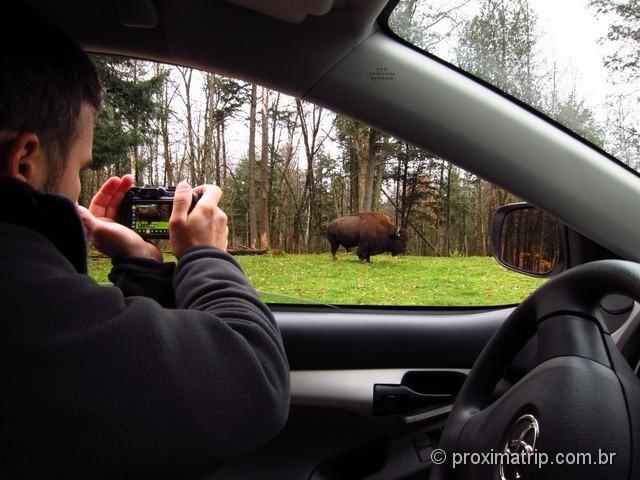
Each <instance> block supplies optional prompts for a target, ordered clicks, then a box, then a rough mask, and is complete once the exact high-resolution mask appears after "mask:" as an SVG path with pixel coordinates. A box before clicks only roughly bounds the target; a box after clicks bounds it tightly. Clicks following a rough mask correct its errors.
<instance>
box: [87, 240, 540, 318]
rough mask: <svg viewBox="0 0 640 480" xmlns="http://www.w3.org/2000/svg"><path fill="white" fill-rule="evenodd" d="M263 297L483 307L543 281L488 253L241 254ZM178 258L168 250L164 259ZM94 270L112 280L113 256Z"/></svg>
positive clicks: (512, 299) (95, 262)
mask: <svg viewBox="0 0 640 480" xmlns="http://www.w3.org/2000/svg"><path fill="white" fill-rule="evenodd" d="M236 259H237V260H238V262H239V263H240V264H241V265H242V267H243V269H244V271H245V273H246V274H247V276H248V277H249V279H250V280H251V283H252V284H253V285H254V286H255V287H256V289H257V290H258V291H259V292H260V294H261V296H262V299H263V300H264V301H265V302H277V303H334V304H352V305H418V306H484V305H505V304H512V303H519V302H521V301H522V300H523V299H524V298H525V297H526V296H527V295H528V294H529V293H531V292H532V291H533V290H534V289H535V288H537V287H538V286H540V285H542V283H543V282H544V280H542V279H537V278H533V277H528V276H525V275H520V274H517V273H514V272H511V271H508V270H506V269H505V268H503V267H501V266H500V265H498V264H497V263H496V261H495V260H494V259H493V258H490V257H451V258H440V257H414V256H401V257H396V258H393V257H391V256H389V255H378V256H375V257H372V263H370V264H361V263H359V262H358V258H357V257H356V256H355V255H353V254H342V255H338V260H337V261H332V260H331V256H330V254H329V253H325V254H310V255H294V254H281V255H269V254H267V255H260V256H238V257H236ZM173 260H175V259H174V258H173V257H172V256H171V255H169V254H165V261H173ZM89 264H90V265H89V270H90V275H91V276H92V277H93V278H95V279H96V280H97V281H98V282H108V279H107V274H108V273H109V270H110V268H111V262H110V260H109V259H107V258H105V257H102V256H100V255H99V254H97V253H96V252H94V251H92V252H91V253H90V256H89Z"/></svg>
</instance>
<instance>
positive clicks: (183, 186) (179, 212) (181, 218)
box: [169, 182, 193, 223]
mask: <svg viewBox="0 0 640 480" xmlns="http://www.w3.org/2000/svg"><path fill="white" fill-rule="evenodd" d="M191 192H192V190H191V187H190V186H189V184H188V183H187V182H180V183H179V184H178V186H177V187H176V193H175V196H174V197H173V210H172V212H171V218H170V219H169V222H170V223H176V222H186V221H187V216H188V215H189V207H191V200H192V198H193V195H192V193H191Z"/></svg>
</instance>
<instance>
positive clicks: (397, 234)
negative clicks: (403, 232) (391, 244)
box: [396, 227, 400, 237]
mask: <svg viewBox="0 0 640 480" xmlns="http://www.w3.org/2000/svg"><path fill="white" fill-rule="evenodd" d="M399 236H400V227H398V228H396V237H399Z"/></svg>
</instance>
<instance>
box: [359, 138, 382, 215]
mask: <svg viewBox="0 0 640 480" xmlns="http://www.w3.org/2000/svg"><path fill="white" fill-rule="evenodd" d="M377 138H378V131H377V130H376V129H375V128H371V127H369V135H368V143H367V157H366V162H364V164H365V166H366V171H365V181H364V196H363V202H362V204H363V205H362V206H363V210H365V211H367V210H373V187H374V180H375V174H376V157H377V155H376V140H377Z"/></svg>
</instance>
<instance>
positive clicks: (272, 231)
mask: <svg viewBox="0 0 640 480" xmlns="http://www.w3.org/2000/svg"><path fill="white" fill-rule="evenodd" d="M94 60H95V62H96V64H97V65H98V68H99V70H100V72H101V75H102V78H103V82H104V85H105V89H106V97H105V104H104V108H103V110H102V112H101V114H100V117H99V119H98V121H97V125H96V134H95V143H94V155H93V156H94V161H93V163H92V166H91V168H90V169H89V170H87V171H85V172H84V173H83V179H82V180H83V193H82V196H81V200H80V203H81V204H83V205H88V204H89V202H90V199H91V196H92V195H93V194H94V193H95V192H96V191H97V189H98V188H99V187H100V185H102V183H103V182H104V181H105V180H106V179H107V178H109V177H110V176H113V175H118V176H121V175H124V174H126V173H132V174H133V175H134V176H135V179H136V184H137V185H139V186H143V185H150V186H167V187H169V186H175V185H176V184H177V183H178V182H179V181H181V180H186V181H188V182H189V183H190V184H191V185H193V186H195V185H200V184H204V183H216V184H218V185H220V186H221V188H222V189H223V192H224V197H223V200H222V203H221V207H222V208H223V210H224V211H225V212H226V213H227V216H228V226H229V251H230V253H232V254H233V255H235V256H236V258H237V260H238V261H239V262H240V263H241V264H242V266H243V268H244V269H245V272H246V273H247V275H248V277H249V278H250V280H251V281H252V283H253V284H254V285H255V286H256V288H257V289H258V290H259V291H260V292H261V295H262V297H263V299H264V300H265V301H267V302H273V303H322V304H344V305H407V306H425V307H428V306H488V305H504V304H512V303H517V302H520V301H522V300H523V299H524V298H525V297H526V295H527V294H528V293H529V292H531V291H533V290H534V289H535V288H536V287H537V286H539V285H540V284H541V282H542V280H540V279H535V278H531V277H525V276H523V275H518V274H516V273H513V272H510V271H507V270H506V269H505V268H503V267H501V266H500V265H499V264H498V263H497V262H496V261H495V260H494V259H493V258H491V257H490V230H491V228H490V227H491V222H492V218H493V215H494V213H495V211H496V210H497V208H498V207H500V206H501V205H503V204H505V203H509V202H512V201H516V200H517V199H516V198H514V197H513V196H512V195H510V194H509V193H508V192H506V191H504V190H502V189H500V188H498V187H497V186H495V185H492V184H490V183H488V182H486V181H485V180H482V179H480V178H478V177H476V176H474V175H472V174H470V173H469V172H466V171H464V170H461V169H459V168H458V167H456V166H454V165H453V164H451V163H449V162H447V161H445V160H443V159H441V158H438V157H435V156H433V155H431V154H429V153H428V152H426V151H423V150H421V149H419V148H416V147H415V146H413V145H411V144H408V143H406V142H404V141H402V140H401V139H398V138H394V137H392V136H390V135H387V134H386V133H384V132H381V131H378V130H376V129H375V128H372V127H370V126H368V125H365V124H363V123H361V122H358V121H355V120H353V119H350V118H347V117H344V116H342V115H339V114H336V113H334V112H331V111H329V110H327V109H325V108H321V107H318V106H316V105H313V104H309V103H307V102H304V101H301V100H299V99H295V98H292V97H288V96H286V95H284V94H281V93H278V92H275V91H270V90H269V89H267V88H264V87H260V86H256V85H250V84H247V83H244V82H241V81H237V80H233V79H230V78H225V77H222V76H219V75H216V74H211V73H205V72H200V71H196V70H192V69H189V68H183V67H175V66H169V65H160V64H155V63H150V62H143V61H139V60H132V59H122V58H113V57H106V56H99V57H95V58H94ZM146 211H153V212H156V210H154V209H151V210H149V209H147V210H146ZM364 212H368V213H364ZM354 214H359V215H354ZM336 219H339V220H336ZM146 221H147V222H148V226H149V228H152V227H159V226H161V225H160V223H159V219H155V220H150V219H147V220H146ZM154 221H156V223H153V222H154ZM158 242H159V243H160V245H161V248H162V249H163V251H164V253H165V260H166V261H172V260H174V258H173V257H172V255H171V249H170V244H169V242H168V241H166V240H165V241H163V240H158ZM336 249H337V251H336V252H335V253H336V255H335V258H334V257H333V256H332V253H333V252H332V250H336ZM359 257H360V258H359ZM367 260H370V262H369V261H367ZM109 268H110V263H109V262H108V261H107V260H106V258H104V257H102V256H101V255H100V254H99V252H96V251H93V250H91V251H90V271H91V274H92V275H93V276H94V278H96V279H97V280H98V281H101V282H107V277H106V275H107V273H108V269H109Z"/></svg>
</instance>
